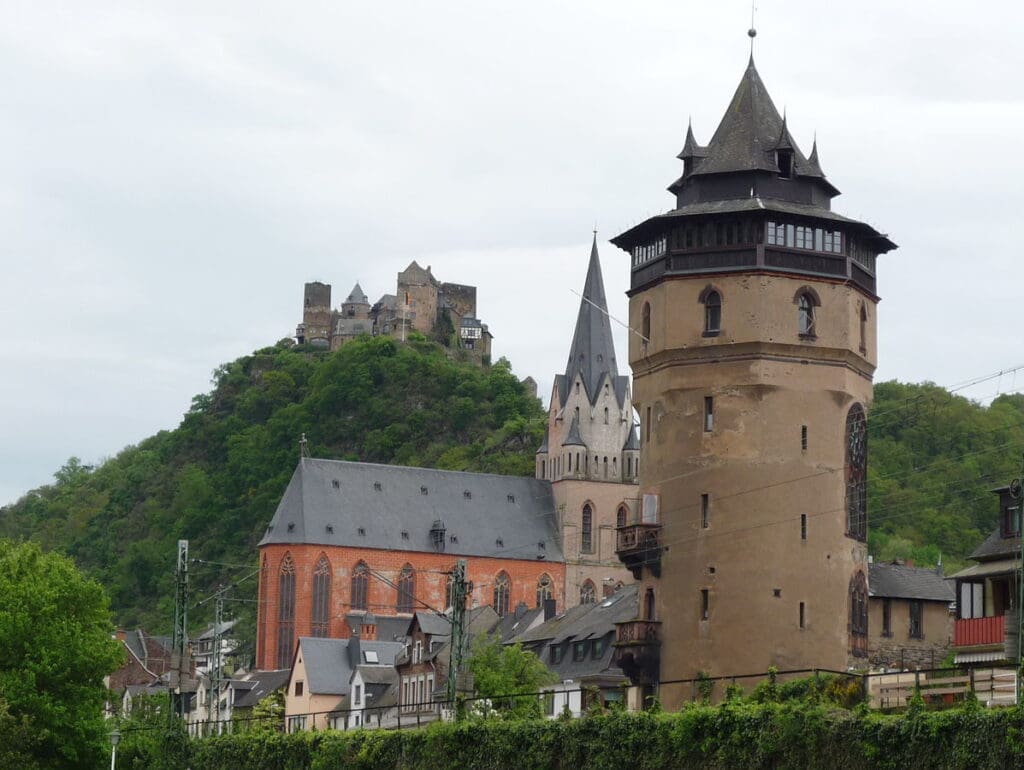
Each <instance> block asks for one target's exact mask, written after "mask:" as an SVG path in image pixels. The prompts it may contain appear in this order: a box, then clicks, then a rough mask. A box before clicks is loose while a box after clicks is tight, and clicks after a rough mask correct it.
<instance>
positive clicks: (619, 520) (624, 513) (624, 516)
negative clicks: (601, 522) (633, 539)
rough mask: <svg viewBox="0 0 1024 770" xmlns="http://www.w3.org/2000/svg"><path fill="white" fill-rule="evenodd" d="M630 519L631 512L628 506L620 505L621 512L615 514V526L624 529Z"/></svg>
mask: <svg viewBox="0 0 1024 770" xmlns="http://www.w3.org/2000/svg"><path fill="white" fill-rule="evenodd" d="M628 519H629V511H628V510H627V508H626V506H624V505H620V506H619V510H617V511H616V512H615V526H616V527H624V526H626V522H627V521H628Z"/></svg>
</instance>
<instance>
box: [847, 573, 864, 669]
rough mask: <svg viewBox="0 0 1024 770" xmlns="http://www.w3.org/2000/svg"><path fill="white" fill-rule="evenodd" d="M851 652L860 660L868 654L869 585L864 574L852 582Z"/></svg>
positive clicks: (856, 576)
mask: <svg viewBox="0 0 1024 770" xmlns="http://www.w3.org/2000/svg"><path fill="white" fill-rule="evenodd" d="M850 652H851V653H852V654H853V655H855V656H856V657H858V658H862V657H864V656H866V655H867V653H868V583H867V580H865V579H864V573H863V572H858V573H857V574H856V575H854V576H853V579H852V580H850Z"/></svg>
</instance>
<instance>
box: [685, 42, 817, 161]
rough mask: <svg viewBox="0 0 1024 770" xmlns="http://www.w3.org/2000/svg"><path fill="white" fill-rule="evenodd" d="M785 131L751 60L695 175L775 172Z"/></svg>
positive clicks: (751, 59) (780, 117)
mask: <svg viewBox="0 0 1024 770" xmlns="http://www.w3.org/2000/svg"><path fill="white" fill-rule="evenodd" d="M784 128H785V124H784V123H783V120H782V116H781V115H779V111H778V110H777V109H776V108H775V103H774V102H772V98H771V97H770V96H769V95H768V89H767V88H765V85H764V82H763V81H762V80H761V76H760V75H759V74H758V72H757V67H755V66H754V57H753V56H751V57H750V62H749V64H747V69H746V71H745V72H744V73H743V77H742V79H741V80H740V84H739V85H738V86H737V87H736V92H735V93H734V94H733V97H732V101H731V102H730V103H729V107H728V109H726V111H725V115H724V116H723V117H722V122H721V123H719V124H718V128H717V129H716V131H715V134H714V136H713V137H711V141H710V142H709V143H708V146H707V158H705V159H704V160H703V161H702V162H701V164H700V167H699V168H698V169H695V171H694V173H695V174H718V173H726V172H730V171H775V170H776V165H775V158H774V157H773V152H772V151H773V150H775V149H776V147H777V145H778V142H779V139H780V138H781V137H782V136H783V129H784ZM787 134H788V132H787ZM793 149H794V150H795V152H796V155H797V157H798V158H801V156H800V151H799V150H797V149H796V147H795V146H794V147H793ZM801 159H802V158H801Z"/></svg>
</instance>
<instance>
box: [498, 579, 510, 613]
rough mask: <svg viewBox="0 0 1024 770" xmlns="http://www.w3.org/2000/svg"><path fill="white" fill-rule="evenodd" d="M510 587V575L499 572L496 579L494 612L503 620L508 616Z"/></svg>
mask: <svg viewBox="0 0 1024 770" xmlns="http://www.w3.org/2000/svg"><path fill="white" fill-rule="evenodd" d="M509 587H510V586H509V579H508V573H506V572H499V573H498V576H497V577H496V578H494V611H495V612H496V613H498V616H499V617H502V618H503V617H505V616H506V615H507V614H508V594H509Z"/></svg>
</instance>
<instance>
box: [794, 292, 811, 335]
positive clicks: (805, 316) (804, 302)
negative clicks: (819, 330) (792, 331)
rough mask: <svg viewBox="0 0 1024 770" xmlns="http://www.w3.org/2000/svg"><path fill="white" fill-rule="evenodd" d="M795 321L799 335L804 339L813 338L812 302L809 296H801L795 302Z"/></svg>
mask: <svg viewBox="0 0 1024 770" xmlns="http://www.w3.org/2000/svg"><path fill="white" fill-rule="evenodd" d="M797 319H798V322H799V329H800V334H802V335H804V336H805V337H813V336H814V302H813V300H812V299H811V295H810V294H801V295H800V299H799V300H797Z"/></svg>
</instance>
